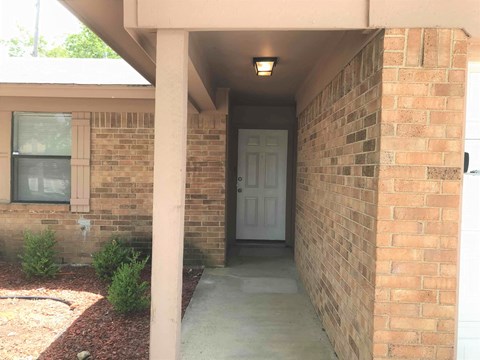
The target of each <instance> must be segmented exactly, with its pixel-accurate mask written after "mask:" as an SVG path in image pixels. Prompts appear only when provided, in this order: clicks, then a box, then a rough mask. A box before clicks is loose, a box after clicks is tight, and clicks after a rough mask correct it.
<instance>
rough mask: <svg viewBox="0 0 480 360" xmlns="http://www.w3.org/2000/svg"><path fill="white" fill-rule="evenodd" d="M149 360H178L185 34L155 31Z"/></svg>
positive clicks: (185, 83)
mask: <svg viewBox="0 0 480 360" xmlns="http://www.w3.org/2000/svg"><path fill="white" fill-rule="evenodd" d="M156 69H157V70H156V79H157V81H156V88H155V142H154V146H155V150H154V172H153V173H154V180H153V225H152V226H153V229H152V230H153V239H152V288H151V294H152V305H151V320H150V359H151V360H178V359H180V334H181V300H182V266H183V235H184V216H185V171H186V149H187V91H188V90H187V77H188V71H187V69H188V32H187V31H183V30H159V31H158V32H157V58H156Z"/></svg>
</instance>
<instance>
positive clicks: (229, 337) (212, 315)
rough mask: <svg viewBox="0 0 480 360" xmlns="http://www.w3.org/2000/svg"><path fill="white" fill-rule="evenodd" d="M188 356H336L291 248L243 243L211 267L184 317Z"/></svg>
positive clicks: (195, 359) (201, 359)
mask: <svg viewBox="0 0 480 360" xmlns="http://www.w3.org/2000/svg"><path fill="white" fill-rule="evenodd" d="M182 359H183V360H207V359H208V360H222V359H248V360H257V359H258V360H260V359H261V360H268V359H276V360H281V359H292V360H314V359H315V360H334V359H336V356H335V354H334V352H333V350H332V346H331V344H330V342H329V341H328V338H327V336H326V334H325V332H324V331H322V325H321V323H320V321H319V319H318V317H317V316H316V314H315V311H314V309H313V307H312V305H311V303H310V300H309V298H308V296H307V294H306V293H305V291H304V289H303V287H302V285H301V283H300V281H299V279H298V275H297V272H296V270H295V264H294V262H293V255H292V253H291V251H290V250H288V249H286V248H283V247H281V248H280V247H278V248H262V247H240V248H238V250H237V255H236V256H235V257H234V259H233V261H231V265H230V266H229V267H227V268H223V269H206V270H205V272H204V273H203V276H202V278H201V280H200V282H199V284H198V286H197V289H196V290H195V294H194V295H193V298H192V301H191V303H190V305H189V307H188V309H187V312H186V314H185V317H184V319H183V323H182Z"/></svg>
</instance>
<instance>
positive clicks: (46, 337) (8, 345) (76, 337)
mask: <svg viewBox="0 0 480 360" xmlns="http://www.w3.org/2000/svg"><path fill="white" fill-rule="evenodd" d="M201 274H202V270H200V269H185V270H184V272H183V299H182V315H183V313H184V311H185V309H186V307H187V306H188V303H189V302H190V298H191V297H192V295H193V292H194V290H195V287H196V285H197V283H198V281H199V279H200V276H201ZM143 276H144V278H145V279H146V280H149V279H150V273H149V270H146V271H145V273H144V274H143ZM13 294H15V295H37V296H52V297H57V298H62V299H65V300H67V301H70V302H71V303H72V306H71V307H70V308H69V307H68V306H67V305H65V304H63V303H60V302H56V301H51V300H38V301H37V300H35V301H32V300H0V358H1V359H2V360H8V359H12V360H13V359H18V358H22V359H30V358H29V356H31V359H36V358H37V357H38V359H41V360H60V359H69V360H70V359H76V355H77V353H79V352H80V351H84V350H86V351H89V352H90V353H91V355H92V359H93V360H107V359H115V360H117V359H129V360H131V359H148V347H149V330H150V313H149V311H144V312H142V313H137V314H135V315H131V316H122V315H119V314H117V313H115V312H114V310H113V309H112V306H111V305H110V303H109V302H108V301H107V300H106V298H104V296H106V294H107V285H106V283H104V282H102V281H100V280H98V278H97V277H96V276H95V272H94V271H93V269H92V268H90V267H63V268H62V269H61V271H60V274H59V275H58V276H57V277H56V278H54V279H46V280H29V279H26V278H25V277H24V276H23V274H22V273H21V271H20V267H19V266H18V265H12V264H0V296H8V295H13ZM66 327H68V328H67V329H66V330H65V331H64V329H65V328H66Z"/></svg>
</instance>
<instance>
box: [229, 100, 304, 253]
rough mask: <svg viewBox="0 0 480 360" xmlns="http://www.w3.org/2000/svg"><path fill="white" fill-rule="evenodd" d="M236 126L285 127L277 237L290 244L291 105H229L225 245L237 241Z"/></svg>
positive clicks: (293, 138)
mask: <svg viewBox="0 0 480 360" xmlns="http://www.w3.org/2000/svg"><path fill="white" fill-rule="evenodd" d="M239 129H258V130H287V131H288V145H287V189H286V214H285V241H281V243H282V244H283V243H284V244H285V246H288V247H292V248H293V247H294V245H295V241H294V239H295V179H296V148H297V146H296V139H297V122H296V110H295V107H294V106H291V107H290V106H236V107H233V109H232V112H231V116H230V117H229V123H228V128H227V176H226V179H227V181H226V200H227V203H226V235H227V247H228V248H231V247H232V246H235V245H237V239H236V228H237V160H238V130H239ZM268 241H270V242H271V243H275V241H272V240H268ZM252 243H255V241H252ZM277 243H278V242H277Z"/></svg>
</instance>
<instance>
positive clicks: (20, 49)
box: [0, 26, 48, 57]
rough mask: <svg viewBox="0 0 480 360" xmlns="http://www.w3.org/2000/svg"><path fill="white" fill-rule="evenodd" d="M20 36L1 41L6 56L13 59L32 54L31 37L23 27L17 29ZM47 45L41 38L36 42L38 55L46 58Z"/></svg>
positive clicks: (32, 40)
mask: <svg viewBox="0 0 480 360" xmlns="http://www.w3.org/2000/svg"><path fill="white" fill-rule="evenodd" d="M18 30H19V31H20V35H19V36H18V37H15V38H11V39H10V40H6V41H5V40H2V41H1V42H0V43H1V44H3V45H5V46H6V47H7V50H8V55H9V56H13V57H21V56H28V55H31V54H32V52H33V42H34V39H33V35H32V34H30V33H29V32H28V30H27V29H25V28H23V27H20V26H19V27H18ZM47 46H48V43H47V40H45V38H44V37H43V36H40V38H39V40H38V54H39V55H40V56H46V53H47V50H46V48H47Z"/></svg>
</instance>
